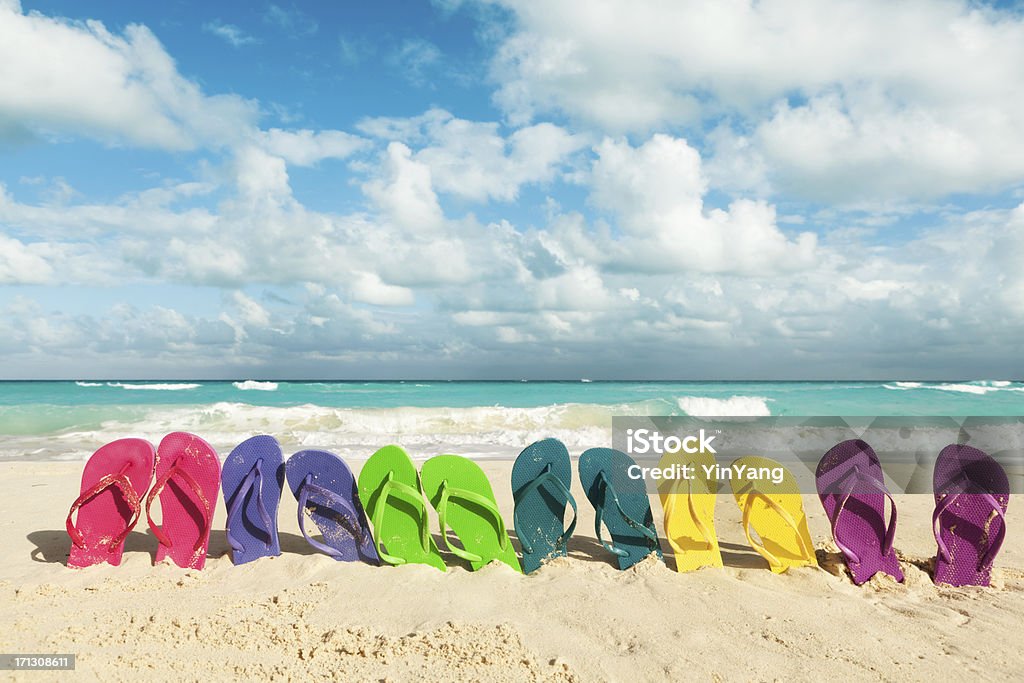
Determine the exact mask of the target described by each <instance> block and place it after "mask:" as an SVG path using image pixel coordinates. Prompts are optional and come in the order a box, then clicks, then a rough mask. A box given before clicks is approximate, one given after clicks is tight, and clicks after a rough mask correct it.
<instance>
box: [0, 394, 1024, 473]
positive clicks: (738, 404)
mask: <svg viewBox="0 0 1024 683" xmlns="http://www.w3.org/2000/svg"><path fill="white" fill-rule="evenodd" d="M1021 414H1024V382H1020V381H1012V380H950V381H945V382H936V381H929V382H925V381H909V380H891V381H879V380H874V381H862V380H857V381H845V380H822V381H737V380H726V381H670V380H664V381H648V380H644V381H632V380H589V379H577V380H423V379H409V380H317V381H307V380H266V379H261V380H256V379H237V380H180V379H173V380H171V379H169V380H126V379H109V380H60V381H57V380H9V381H3V382H0V460H35V461H43V460H80V459H84V458H87V457H88V456H89V455H90V454H91V453H92V452H93V451H94V450H95V449H96V448H98V447H99V446H100V445H102V444H103V443H106V442H108V441H111V440H113V439H117V438H122V437H127V436H138V437H143V438H148V439H150V440H152V441H154V442H155V441H159V439H160V438H161V437H162V436H163V435H164V434H166V433H168V432H171V431H179V430H183V431H191V432H194V433H196V434H199V435H200V436H203V437H204V438H206V439H207V440H208V441H210V442H211V443H213V444H214V446H215V447H216V448H217V449H218V451H219V452H221V453H222V454H225V453H226V452H228V450H230V448H232V447H233V446H234V445H236V444H237V443H239V442H241V441H242V440H244V439H245V438H248V437H249V436H251V435H253V434H257V433H266V434H272V435H274V436H275V437H277V438H278V439H279V440H280V441H281V443H282V445H283V446H284V447H285V448H286V449H291V450H297V449H300V448H314V447H316V448H327V449H330V450H333V451H335V452H338V453H339V454H341V455H343V456H351V457H366V456H367V455H369V454H370V453H371V452H372V451H373V450H374V449H375V448H377V447H379V446H381V445H384V444H386V443H391V442H395V443H401V444H402V445H403V446H405V447H406V448H408V449H409V451H410V452H411V453H412V454H413V455H414V457H428V456H429V455H433V454H436V453H439V452H455V453H460V454H463V455H468V456H471V457H475V458H494V457H508V456H514V455H515V454H516V453H518V452H519V450H521V449H522V448H523V447H525V446H526V445H527V444H529V443H532V442H533V441H536V440H538V439H542V438H546V437H555V438H559V439H561V440H563V441H564V442H565V443H566V445H567V446H568V447H569V448H570V450H573V451H574V452H577V451H579V450H581V449H584V448H588V447H590V446H596V445H610V441H611V420H612V417H614V416H641V415H690V416H703V417H721V416H737V417H739V416H822V415H825V416H875V415H878V416H904V415H905V416H969V415H970V416H993V417H995V416H1018V415H1021Z"/></svg>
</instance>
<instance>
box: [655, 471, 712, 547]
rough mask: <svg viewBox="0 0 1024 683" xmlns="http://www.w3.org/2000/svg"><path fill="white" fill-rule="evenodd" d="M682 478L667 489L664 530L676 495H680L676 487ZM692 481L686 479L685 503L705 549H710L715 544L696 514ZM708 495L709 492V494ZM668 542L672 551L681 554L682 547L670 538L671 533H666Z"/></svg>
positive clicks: (672, 510)
mask: <svg viewBox="0 0 1024 683" xmlns="http://www.w3.org/2000/svg"><path fill="white" fill-rule="evenodd" d="M682 486H683V484H682V479H677V480H676V481H675V483H674V484H672V488H671V489H669V492H668V495H667V496H666V497H665V522H666V526H665V530H666V531H667V530H668V520H669V519H671V518H672V513H673V512H674V511H675V509H676V497H677V496H679V495H682V492H681V491H679V490H678V489H680V488H682ZM693 495H694V494H693V482H692V481H691V480H690V479H686V503H687V507H688V508H689V510H688V511H689V513H690V519H692V520H693V523H694V525H695V526H696V527H697V531H699V532H700V535H701V536H703V537H704V543H705V544H706V547H705V550H711V549H712V548H713V547H714V545H715V537H714V534H712V533H711V530H710V529H708V528H707V526H706V525H705V524H704V522H703V521H702V520H701V518H700V516H699V515H698V514H697V508H696V506H694V504H693ZM709 495H710V494H709ZM667 536H668V544H669V545H670V546H672V552H674V553H677V554H681V553H683V552H685V551H684V550H683V549H682V547H681V546H680V545H679V544H678V543H677V542H676V540H675V539H674V538H672V534H667Z"/></svg>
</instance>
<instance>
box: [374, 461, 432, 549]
mask: <svg viewBox="0 0 1024 683" xmlns="http://www.w3.org/2000/svg"><path fill="white" fill-rule="evenodd" d="M394 476H395V473H394V472H388V477H387V479H385V480H384V483H383V484H382V485H381V487H380V492H379V493H378V494H377V500H376V503H375V507H374V508H373V515H372V519H371V521H372V523H373V546H374V548H376V550H377V556H378V557H380V559H382V560H384V561H385V562H387V563H388V564H395V565H398V564H405V563H406V560H405V558H402V557H398V556H397V555H389V554H388V553H386V552H384V551H383V550H381V547H380V539H381V538H383V537H384V532H383V527H382V524H383V523H384V510H385V508H387V502H388V498H390V497H391V496H394V497H395V498H399V499H401V500H404V501H406V502H407V503H412V505H413V506H415V507H416V508H417V509H418V510H419V511H420V547H422V548H423V552H430V529H429V526H428V524H429V521H428V518H427V505H426V503H424V502H423V494H422V493H421V492H420V491H418V490H417V489H414V488H413V487H411V486H409V485H408V484H403V483H402V482H400V481H397V480H395V479H394Z"/></svg>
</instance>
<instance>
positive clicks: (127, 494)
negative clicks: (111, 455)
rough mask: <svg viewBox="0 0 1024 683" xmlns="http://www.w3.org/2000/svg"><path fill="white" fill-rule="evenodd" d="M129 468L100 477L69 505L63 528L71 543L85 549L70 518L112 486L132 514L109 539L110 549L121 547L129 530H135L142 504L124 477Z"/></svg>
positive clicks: (126, 465) (83, 541) (83, 542)
mask: <svg viewBox="0 0 1024 683" xmlns="http://www.w3.org/2000/svg"><path fill="white" fill-rule="evenodd" d="M129 467H131V463H126V464H125V465H124V466H122V467H121V470H120V471H119V472H117V473H116V474H108V475H106V476H104V477H101V478H100V479H99V480H98V481H97V482H96V483H95V484H93V485H92V486H91V487H89V489H88V490H86V491H84V492H83V493H82V495H80V496H79V497H78V498H77V499H76V500H75V502H74V503H72V504H71V509H70V510H69V511H68V517H67V519H66V520H65V521H64V526H65V528H66V529H67V530H68V536H70V537H71V541H72V542H73V543H74V544H75V545H77V546H78V547H79V548H84V547H85V545H86V544H85V536H83V535H82V532H81V531H79V530H78V527H77V526H76V525H75V523H74V522H73V521H72V520H71V518H72V517H74V516H75V513H76V512H77V511H78V509H79V508H81V507H82V506H83V505H85V504H86V503H87V502H89V501H90V500H92V499H93V498H95V497H96V496H98V495H99V494H101V493H103V492H104V491H106V490H107V489H109V488H110V487H112V486H116V487H117V488H118V489H120V491H121V494H122V495H123V496H124V499H125V502H127V503H128V507H129V508H130V509H131V512H132V514H131V517H130V518H129V520H128V526H126V527H125V530H124V531H122V532H121V533H120V534H118V535H117V536H116V537H114V538H113V539H111V541H110V544H109V545H110V547H111V548H116V547H117V546H119V545H121V543H123V542H124V539H125V538H127V537H128V534H129V533H130V532H131V530H132V529H134V528H135V525H136V524H138V522H139V516H140V515H141V514H142V504H141V503H140V501H139V494H138V493H136V491H135V487H134V486H133V485H132V482H131V480H129V479H128V477H127V476H126V475H125V472H127V471H128V468H129Z"/></svg>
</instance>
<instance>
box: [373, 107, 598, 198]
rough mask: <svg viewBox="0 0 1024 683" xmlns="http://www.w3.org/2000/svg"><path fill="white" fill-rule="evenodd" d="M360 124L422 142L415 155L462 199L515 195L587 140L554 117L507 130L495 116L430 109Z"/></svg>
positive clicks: (551, 173)
mask: <svg viewBox="0 0 1024 683" xmlns="http://www.w3.org/2000/svg"><path fill="white" fill-rule="evenodd" d="M360 129H361V130H363V131H364V132H366V133H367V134H369V135H373V136H375V137H379V138H384V139H391V140H401V141H405V142H407V143H410V144H418V146H419V149H418V150H417V151H416V153H415V155H414V156H415V159H416V160H417V161H419V162H421V163H423V164H424V165H426V166H427V167H428V168H429V169H430V173H431V181H432V183H433V186H434V187H435V188H436V189H437V190H438V191H439V192H444V193H447V194H450V195H453V196H456V197H459V198H462V199H467V200H471V201H477V202H484V201H488V200H491V199H497V200H502V201H511V200H514V199H516V198H517V197H518V194H519V190H520V188H521V187H522V186H523V185H526V184H532V183H545V182H548V181H551V180H553V179H554V178H555V177H556V176H557V175H558V172H559V170H560V168H561V167H562V166H563V164H564V163H565V162H566V160H567V159H568V158H569V157H570V156H571V155H572V154H574V153H575V152H577V151H578V150H580V149H581V148H582V147H583V146H584V145H585V144H586V139H585V137H584V136H581V135H575V134H572V133H570V132H569V131H567V130H565V129H564V128H562V127H559V126H556V125H554V124H551V123H539V124H536V125H533V126H526V127H523V128H519V129H517V130H515V131H512V132H511V134H509V135H508V136H505V135H503V134H502V133H501V131H500V128H499V125H498V124H497V123H494V122H483V121H469V120H466V119H460V118H457V117H455V116H453V115H452V114H450V113H449V112H447V111H444V110H443V109H431V110H429V111H427V112H426V113H424V114H423V115H421V116H418V117H413V118H409V119H388V118H381V119H370V120H366V121H363V122H361V123H360Z"/></svg>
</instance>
